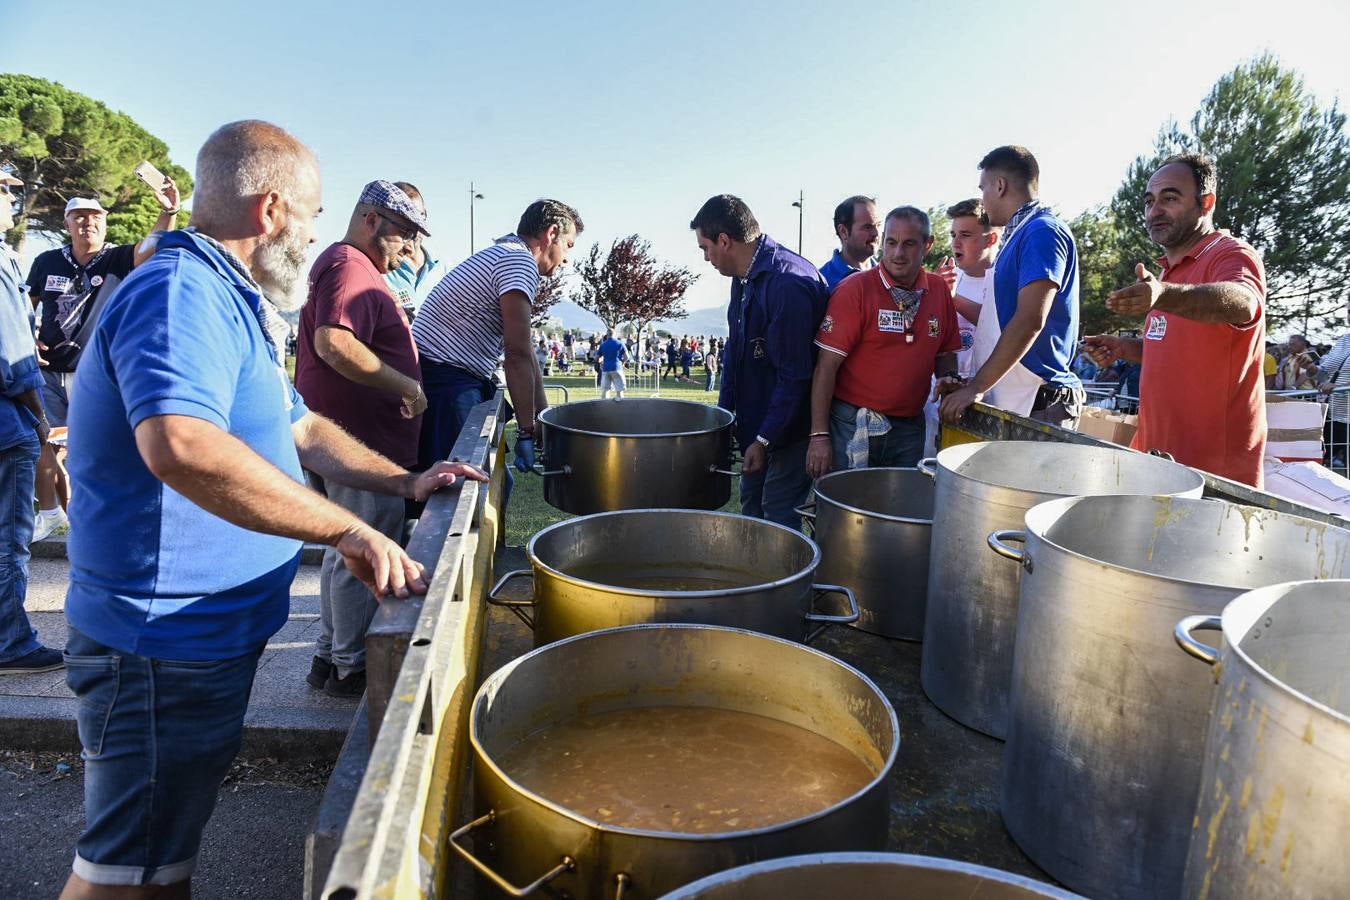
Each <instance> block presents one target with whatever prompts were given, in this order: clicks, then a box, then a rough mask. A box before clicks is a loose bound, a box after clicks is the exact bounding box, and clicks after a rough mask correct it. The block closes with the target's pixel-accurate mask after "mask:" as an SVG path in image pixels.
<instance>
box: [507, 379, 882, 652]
mask: <svg viewBox="0 0 1350 900" xmlns="http://www.w3.org/2000/svg"><path fill="white" fill-rule="evenodd" d="M625 402H626V401H625ZM526 554H527V555H528V556H529V559H530V566H531V568H529V569H517V570H514V571H511V572H507V573H506V574H505V575H503V576H502V577H501V579H500V580H499V581H498V582H497V584H496V586H495V587H493V589H492V590H491V591H490V592H489V593H488V600H489V601H490V602H492V603H494V604H497V605H499V606H507V607H510V608H512V609H514V610H515V611H516V612H517V614H519V615H520V616H521V618H522V619H524V620H525V622H526V624H527V625H529V626H530V627H531V628H533V629H534V645H535V646H536V647H542V646H544V645H545V644H551V643H553V642H554V641H557V640H561V639H562V638H565V637H572V636H573V635H577V634H585V633H586V632H588V631H598V630H600V629H602V628H613V627H615V626H618V625H638V624H643V623H647V622H691V623H696V624H701V625H726V626H729V627H732V628H746V629H749V630H751V631H759V632H762V633H764V634H772V635H774V636H776V637H782V638H788V639H790V640H796V641H801V640H806V639H808V638H809V637H813V636H814V633H813V632H814V631H815V630H818V629H819V628H823V627H824V626H825V625H828V624H830V623H836V622H837V623H845V624H846V623H850V622H856V621H857V620H858V606H857V601H856V600H855V599H854V597H853V592H852V591H850V590H849V589H847V588H844V587H839V586H836V585H833V584H813V583H812V580H813V578H814V576H815V574H816V569H817V566H818V565H819V564H820V550H819V549H818V548H817V547H816V544H815V542H814V541H812V540H811V539H810V538H808V537H806V536H805V535H804V534H802V533H801V532H798V531H793V530H792V529H790V528H784V527H783V526H782V525H777V524H775V523H773V522H766V521H764V520H763V519H752V518H750V517H748V516H739V515H734V514H732V513H719V512H699V511H694V510H684V509H645V510H625V511H622V512H611V513H596V514H595V515H592V516H584V517H582V518H578V519H568V520H565V521H562V522H559V523H557V524H556V525H550V526H549V527H548V528H545V529H544V530H543V531H540V532H539V533H538V534H536V535H535V536H534V537H532V538H531V539H530V542H529V544H528V546H527V547H526ZM531 576H533V578H534V595H533V597H532V598H531V599H529V600H512V599H508V598H506V597H504V596H503V589H504V588H505V586H506V584H507V583H508V582H510V581H512V580H513V579H516V578H527V577H531ZM831 592H837V593H841V594H843V595H844V596H845V598H846V599H847V601H848V605H849V607H850V610H849V612H848V613H847V614H845V615H832V614H827V613H817V612H815V611H814V606H813V604H814V601H815V598H816V596H817V595H820V594H825V593H831Z"/></svg>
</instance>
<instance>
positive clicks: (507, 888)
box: [450, 810, 577, 897]
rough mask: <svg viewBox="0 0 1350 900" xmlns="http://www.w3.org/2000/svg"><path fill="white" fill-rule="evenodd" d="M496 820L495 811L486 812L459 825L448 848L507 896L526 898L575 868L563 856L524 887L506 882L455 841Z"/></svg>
mask: <svg viewBox="0 0 1350 900" xmlns="http://www.w3.org/2000/svg"><path fill="white" fill-rule="evenodd" d="M496 819H497V813H496V811H495V810H488V813H487V815H485V816H479V817H478V818H476V819H474V820H473V821H472V822H470V823H469V824H467V825H461V826H460V827H459V828H456V829H455V830H454V831H452V832H450V846H451V847H454V848H455V852H456V853H458V854H459V855H460V856H462V857H464V859H465V860H466V861H467V862H468V863H469V865H471V866H473V867H474V868H475V869H477V870H478V871H479V873H480V874H482V875H483V877H485V878H487V879H488V880H489V881H491V882H492V883H493V884H495V885H496V886H497V887H498V889H500V890H501V891H503V892H504V893H506V894H508V895H509V896H512V897H527V896H529V895H530V894H533V893H534V892H535V891H537V890H539V889H540V888H541V887H543V886H544V885H546V884H548V883H549V882H550V881H552V880H553V879H555V878H557V877H558V876H559V875H561V874H562V873H564V872H570V871H572V870H573V869H575V868H576V867H577V863H576V860H574V859H573V858H572V857H570V856H564V857H563V858H562V859H560V860H559V861H558V864H557V865H556V866H554V867H553V868H552V869H549V870H548V871H547V872H545V873H544V874H543V875H541V876H540V877H538V878H536V879H535V880H534V881H531V882H530V883H529V884H527V885H525V886H524V887H516V886H515V885H514V884H512V883H511V882H509V881H507V880H506V879H505V878H503V877H502V876H500V875H498V874H497V873H496V872H494V871H493V870H492V867H491V866H489V865H488V864H487V863H485V862H483V861H482V860H481V859H479V858H478V857H476V856H474V855H473V853H471V852H470V851H469V848H468V847H465V846H464V845H463V844H461V843H459V841H458V840H457V839H458V838H462V837H464V835H466V834H468V833H469V832H471V831H473V830H474V829H475V828H481V827H482V826H484V825H490V824H492V823H493V822H495V821H496Z"/></svg>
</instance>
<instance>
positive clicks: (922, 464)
mask: <svg viewBox="0 0 1350 900" xmlns="http://www.w3.org/2000/svg"><path fill="white" fill-rule="evenodd" d="M914 468H916V469H918V470H919V471H920V472H922V473H923V474H925V475H927V476H928V477H929V478H934V479H936V478H937V457H936V456H925V457H924V458H923V459H921V460H919V461H918V462H916V463H915V464H914Z"/></svg>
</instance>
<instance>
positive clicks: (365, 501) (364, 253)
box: [295, 181, 429, 697]
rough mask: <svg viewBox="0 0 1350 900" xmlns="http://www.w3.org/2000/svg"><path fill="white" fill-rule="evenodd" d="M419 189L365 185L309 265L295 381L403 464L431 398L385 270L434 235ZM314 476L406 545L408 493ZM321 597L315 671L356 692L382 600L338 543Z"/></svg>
mask: <svg viewBox="0 0 1350 900" xmlns="http://www.w3.org/2000/svg"><path fill="white" fill-rule="evenodd" d="M408 187H409V189H410V190H415V189H412V188H411V185H409V186H408ZM420 199H421V198H420V197H416V198H414V197H413V196H410V193H409V191H405V190H404V189H403V188H402V187H400V186H399V185H397V184H393V183H391V182H388V181H372V182H371V183H370V184H368V185H366V187H365V190H363V191H362V192H361V199H360V200H359V201H358V202H357V204H356V209H355V211H353V213H352V218H351V222H350V223H349V224H348V226H347V234H346V236H345V237H344V238H343V239H342V240H341V241H340V242H339V243H336V244H333V245H332V246H331V247H329V248H328V249H327V250H325V251H324V252H323V253H322V254H320V255H319V258H318V259H317V260H315V261H314V267H313V268H312V269H311V270H310V273H309V302H307V303H306V304H305V306H304V309H303V310H302V311H301V313H300V334H299V338H298V340H297V345H296V366H295V387H296V389H297V390H298V391H299V392H300V395H301V396H302V397H304V398H305V403H306V404H307V405H308V406H309V408H310V409H311V410H313V411H314V412H317V413H319V414H320V415H323V416H326V417H327V418H329V419H332V420H333V421H334V422H336V423H337V424H339V425H341V426H342V427H343V428H344V429H345V430H346V431H348V432H349V433H351V434H352V435H353V436H355V437H356V438H357V439H358V440H360V441H361V442H362V443H364V444H365V445H366V446H368V447H370V448H371V449H373V450H375V451H377V452H379V453H381V454H383V455H384V456H387V457H389V459H391V460H393V461H394V462H396V463H398V464H399V465H402V466H413V465H415V464H416V462H417V440H418V433H419V429H420V428H421V417H422V411H423V410H424V409H426V406H427V400H426V395H425V394H423V393H422V383H421V380H422V373H421V369H420V368H419V367H418V363H417V348H416V347H415V346H414V344H413V339H412V331H411V330H410V328H409V325H408V318H407V316H406V315H405V314H404V312H403V309H402V307H400V306H399V304H398V301H397V300H396V299H395V298H394V295H393V294H392V293H390V291H389V287H388V285H387V283H386V282H385V280H384V275H385V273H386V272H390V271H392V270H394V269H395V268H397V267H398V265H399V262H400V261H401V259H402V258H403V257H405V256H409V255H411V252H412V246H413V243H412V242H413V240H414V238H415V237H416V235H417V233H418V232H419V231H420V232H421V233H423V234H428V233H429V232H427V229H426V213H425V210H424V208H423V207H422V206H421V205H420V203H419V201H420ZM309 478H310V482H311V484H312V485H313V486H314V489H315V490H317V491H319V492H320V493H322V494H325V495H326V496H327V497H328V498H329V499H330V500H332V501H333V502H335V503H337V504H339V505H341V506H343V507H345V508H347V509H349V510H351V511H352V512H353V513H355V514H356V515H357V516H358V517H359V518H360V519H361V520H362V521H364V522H366V524H368V525H370V526H371V527H372V528H374V529H376V530H377V531H379V532H380V533H382V534H384V535H385V536H387V537H389V538H391V539H393V540H395V541H398V542H399V543H402V539H403V531H404V523H405V514H404V504H403V499H402V498H401V497H391V496H389V495H388V494H385V493H381V492H377V491H374V490H362V489H360V488H355V487H349V486H346V485H339V484H334V483H331V482H329V483H325V482H324V481H323V479H321V478H319V477H318V476H316V475H314V474H313V473H309ZM319 602H320V615H319V618H320V622H321V625H322V632H321V634H320V636H319V641H318V648H317V653H316V656H315V657H314V662H313V665H312V666H311V668H310V673H309V676H308V678H307V679H306V680H307V681H308V682H309V684H310V685H311V686H312V687H315V688H321V689H323V690H324V691H325V692H327V693H329V694H332V695H334V696H343V697H359V696H361V694H362V693H364V691H365V687H366V654H365V637H366V629H367V628H369V627H370V621H371V619H372V618H373V617H374V615H375V606H376V602H375V598H374V596H373V595H372V594H371V593H370V590H369V589H368V588H367V587H366V586H365V585H364V584H362V583H361V582H360V581H358V580H357V579H356V578H355V577H353V576H352V574H351V573H350V572H349V571H348V570H347V567H346V566H344V565H343V564H342V559H341V557H340V556H339V555H338V554H337V553H335V552H334V551H331V550H330V551H328V552H327V553H325V554H324V560H323V568H322V570H321V574H320V582H319Z"/></svg>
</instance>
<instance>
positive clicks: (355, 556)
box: [334, 523, 427, 600]
mask: <svg viewBox="0 0 1350 900" xmlns="http://www.w3.org/2000/svg"><path fill="white" fill-rule="evenodd" d="M334 547H335V548H336V549H337V552H339V553H341V554H342V561H343V562H345V563H346V564H347V568H348V570H350V571H351V573H352V574H353V575H355V576H356V578H357V580H359V581H360V582H361V583H362V584H364V585H365V586H366V587H368V588H370V592H371V593H372V594H374V595H375V599H377V600H383V599H384V598H385V597H388V596H390V595H392V596H394V597H398V598H400V599H403V598H406V597H408V596H411V595H412V594H425V593H426V592H427V584H426V570H425V569H424V568H422V564H421V563H419V562H418V561H417V560H415V559H413V558H412V557H411V556H409V555H408V554H407V553H406V552H405V551H404V550H403V548H402V547H400V546H399V545H398V544H396V543H394V542H393V541H391V540H389V538H387V537H385V536H384V535H382V534H380V533H379V532H378V531H376V530H375V529H374V528H371V527H370V526H369V525H366V524H363V523H357V524H356V525H354V526H353V527H352V528H351V529H349V530H348V531H347V532H346V533H344V534H343V535H342V537H340V538H338V541H337V543H336V544H335V545H334Z"/></svg>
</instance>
